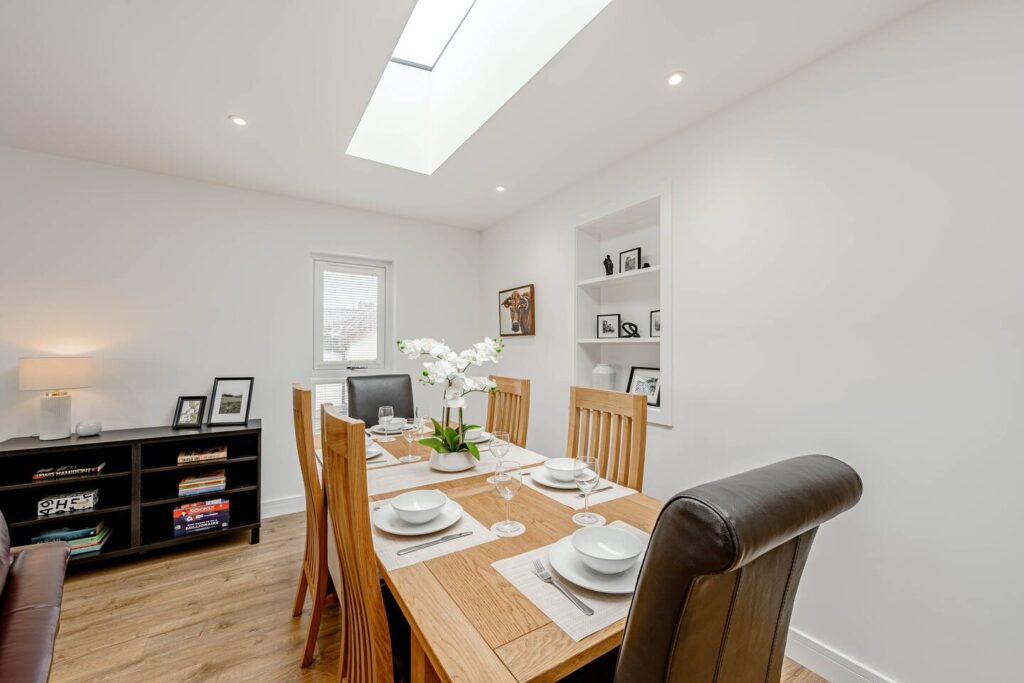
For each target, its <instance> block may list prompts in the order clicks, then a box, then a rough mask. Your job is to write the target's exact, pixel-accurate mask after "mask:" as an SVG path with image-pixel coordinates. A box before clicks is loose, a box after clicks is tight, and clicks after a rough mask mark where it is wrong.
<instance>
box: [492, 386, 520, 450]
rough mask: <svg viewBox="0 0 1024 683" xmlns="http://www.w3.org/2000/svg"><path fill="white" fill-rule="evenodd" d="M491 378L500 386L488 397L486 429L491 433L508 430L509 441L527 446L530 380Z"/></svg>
mask: <svg viewBox="0 0 1024 683" xmlns="http://www.w3.org/2000/svg"><path fill="white" fill-rule="evenodd" d="M491 379H492V380H494V383H495V384H497V385H498V387H497V389H496V390H495V391H493V392H491V394H490V395H489V396H488V398H487V425H486V427H485V429H486V430H487V431H489V432H490V433H491V434H493V433H494V432H495V431H505V432H508V436H509V441H511V442H512V443H514V444H515V445H517V446H519V447H520V448H525V447H526V432H527V430H528V429H529V427H530V380H528V379H517V378H515V377H496V376H492V377H491Z"/></svg>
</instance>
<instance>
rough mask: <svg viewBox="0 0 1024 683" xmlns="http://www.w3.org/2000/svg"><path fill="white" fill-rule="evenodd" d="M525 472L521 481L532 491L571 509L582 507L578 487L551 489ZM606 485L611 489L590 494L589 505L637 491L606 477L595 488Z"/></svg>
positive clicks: (531, 470) (629, 494)
mask: <svg viewBox="0 0 1024 683" xmlns="http://www.w3.org/2000/svg"><path fill="white" fill-rule="evenodd" d="M539 469H541V468H540V467H534V468H531V469H529V470H526V472H533V471H534V470H539ZM526 472H524V476H523V483H524V484H527V485H528V486H529V487H530V488H531V489H533V490H534V491H537V492H538V493H543V494H544V495H545V496H547V497H548V498H551V499H552V500H554V501H557V502H559V503H561V504H562V505H565V506H566V507H570V508H572V509H573V510H582V509H583V507H584V506H583V503H584V501H583V498H581V497H580V490H579V489H576V488H572V489H553V488H551V487H550V486H544V485H542V484H538V483H537V482H535V481H534V480H533V477H532V476H526ZM606 486H611V487H612V488H611V490H609V491H601V492H600V493H591V494H590V506H591V507H593V506H595V505H600V504H601V503H607V502H608V501H610V500H615V499H616V498H622V497H624V496H631V495H633V494H634V493H637V491H636V490H634V489H630V488H626V487H625V486H619V485H618V484H616V483H614V482H611V481H608V480H607V479H601V483H600V484H599V485H598V486H597V488H599V489H602V488H604V487H606Z"/></svg>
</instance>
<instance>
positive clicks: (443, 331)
mask: <svg viewBox="0 0 1024 683" xmlns="http://www.w3.org/2000/svg"><path fill="white" fill-rule="evenodd" d="M479 243H480V235H479V233H478V232H475V231H469V230H462V229H457V228H450V227H445V226H439V225H431V224H426V223H419V222H416V221H410V220H405V219H399V218H393V217H389V216H384V215H381V214H374V213H368V212H362V211H354V210H349V209H344V208H340V207H336V206H329V205H325V204H317V203H312V202H304V201H297V200H291V199H285V198H281V197H276V196H272V195H266V194H260V193H256V192H249V191H244V190H236V189H232V188H227V187H222V186H217V185H210V184H205V183H198V182H192V181H187V180H180V179H176V178H170V177H167V176H160V175H154V174H150V173H142V172H137V171H131V170H127V169H121V168H114V167H111V166H104V165H100V164H93V163H88V162H81V161H74V160H70V159H63V158H59V157H53V156H46V155H40V154H35V153H29V152H23V151H18V150H13V149H9V148H0V439H6V438H9V437H12V436H20V435H24V434H29V433H32V432H35V431H36V430H37V426H36V417H37V414H38V395H37V394H35V393H31V392H20V391H18V378H17V364H18V357H19V356H26V355H36V354H40V355H45V354H51V353H65V354H67V353H72V354H75V353H78V354H91V355H94V356H96V358H97V364H98V366H99V377H98V378H97V381H96V383H95V386H94V387H92V388H90V389H83V390H79V391H75V392H73V415H72V419H73V421H74V422H77V421H78V420H80V419H84V418H98V419H100V420H102V421H103V424H104V426H105V427H106V428H107V429H114V428H120V427H135V426H149V425H165V424H169V423H170V420H171V415H172V413H173V410H174V405H175V401H176V399H177V397H178V396H179V395H181V394H209V392H210V389H211V386H212V383H213V378H214V377H216V376H232V375H253V376H255V378H256V380H255V389H254V394H253V404H252V410H251V417H260V418H263V427H264V432H263V449H264V450H263V453H264V456H263V457H264V460H263V486H264V489H263V500H264V504H265V506H266V504H267V502H268V501H269V502H270V503H271V507H270V510H271V511H280V510H283V509H288V508H289V507H291V508H292V509H301V495H302V482H301V477H300V475H299V470H298V467H297V460H296V456H295V440H294V435H293V432H292V420H291V391H290V388H291V384H292V382H295V381H308V380H309V378H310V377H311V376H312V375H313V351H312V348H313V341H312V337H313V332H312V326H313V303H312V296H313V277H312V272H313V267H312V262H311V253H312V252H326V253H337V254H349V255H361V256H367V257H377V258H382V259H391V260H393V261H394V264H395V278H396V290H397V330H396V332H397V334H398V335H400V336H426V335H431V336H436V337H446V338H447V339H448V340H449V341H450V342H451V343H452V344H453V345H468V344H469V343H471V342H473V341H476V337H477V332H478V331H479V325H478V321H477V320H475V319H474V317H473V316H468V317H467V316H444V317H443V318H440V317H439V316H437V315H435V314H434V313H433V310H434V307H435V306H436V305H437V304H438V302H441V303H442V304H446V303H447V304H456V303H457V304H458V306H459V307H460V308H462V309H463V310H467V309H468V310H470V311H473V310H476V309H477V307H478V303H479V300H478V298H477V297H478V292H479V288H478V287H477V286H476V276H475V275H474V274H472V273H471V272H469V271H467V270H466V269H464V268H460V267H458V264H452V267H447V265H446V264H449V262H450V258H449V255H448V254H449V251H450V250H451V249H452V247H453V245H458V248H459V250H460V258H461V259H464V260H465V262H474V261H475V260H476V258H477V255H478V253H479ZM395 367H396V368H398V369H399V370H400V371H403V372H409V371H413V372H415V371H416V370H417V369H418V368H417V366H416V365H415V364H414V363H413V362H411V361H408V360H406V359H405V358H399V359H397V360H396V361H395ZM416 391H417V399H418V402H419V403H420V404H421V405H425V406H427V407H434V406H436V405H438V404H439V403H440V394H439V392H438V391H437V390H430V389H427V388H420V387H418V386H417V389H416ZM478 412H479V413H481V414H480V415H478V416H477V417H480V418H482V411H479V410H478ZM274 501H278V502H277V504H276V505H274ZM289 504H292V505H289ZM295 504H297V505H298V507H297V508H295V507H293V505H295ZM265 509H267V508H266V507H265Z"/></svg>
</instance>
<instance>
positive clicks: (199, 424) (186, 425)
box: [171, 396, 206, 429]
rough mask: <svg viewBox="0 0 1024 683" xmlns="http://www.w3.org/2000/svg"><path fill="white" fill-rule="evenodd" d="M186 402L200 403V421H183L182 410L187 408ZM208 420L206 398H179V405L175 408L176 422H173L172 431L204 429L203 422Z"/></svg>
mask: <svg viewBox="0 0 1024 683" xmlns="http://www.w3.org/2000/svg"><path fill="white" fill-rule="evenodd" d="M185 401H199V419H198V420H196V421H195V423H192V422H182V421H181V410H182V408H184V407H185ZM205 418H206V397H205V396H179V397H178V405H176V406H175V407H174V420H173V421H172V422H171V429H202V428H203V420H204V419H205Z"/></svg>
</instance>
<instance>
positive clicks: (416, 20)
mask: <svg viewBox="0 0 1024 683" xmlns="http://www.w3.org/2000/svg"><path fill="white" fill-rule="evenodd" d="M475 1H476V0H419V2H417V3H416V7H414V8H413V10H412V15H411V16H410V17H409V23H407V24H406V25H405V30H404V31H402V37H401V38H399V39H398V45H396V46H395V52H394V54H392V56H391V61H393V62H397V63H398V64H404V65H405V66H414V67H416V68H417V69H425V70H426V71H431V70H433V68H434V67H435V66H437V60H439V59H441V55H442V54H443V53H444V50H445V48H446V47H448V43H450V42H452V38H454V37H455V32H456V31H458V30H459V27H460V26H462V22H463V21H465V19H466V15H467V14H469V10H470V9H472V8H473V3H474V2H475Z"/></svg>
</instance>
